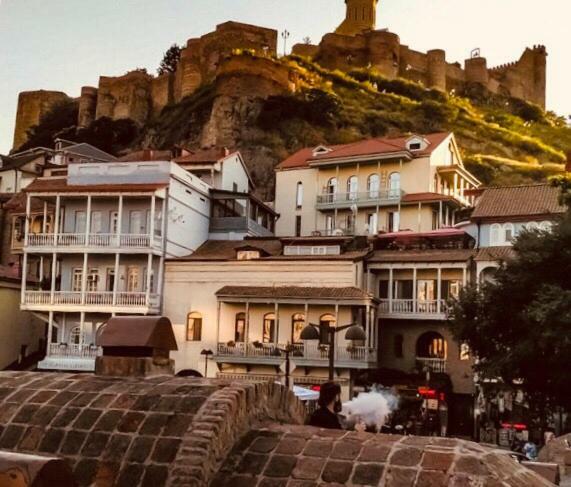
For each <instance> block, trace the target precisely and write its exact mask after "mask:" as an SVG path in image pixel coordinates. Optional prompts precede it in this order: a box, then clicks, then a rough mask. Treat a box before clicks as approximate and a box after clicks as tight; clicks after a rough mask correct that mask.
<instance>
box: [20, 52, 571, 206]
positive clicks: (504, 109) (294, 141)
mask: <svg viewBox="0 0 571 487" xmlns="http://www.w3.org/2000/svg"><path fill="white" fill-rule="evenodd" d="M236 55H241V56H255V55H256V54H255V53H253V52H250V51H243V52H239V53H236ZM273 62H275V63H278V64H281V65H284V67H287V68H289V69H291V70H293V71H294V72H295V73H296V75H297V76H298V78H299V79H300V80H301V81H300V87H301V88H300V89H299V90H298V91H297V92H296V93H292V94H287V95H281V96H273V97H270V98H268V99H257V100H256V109H255V110H250V112H251V113H250V116H249V117H248V118H247V120H246V121H245V122H244V123H242V125H241V126H240V127H236V134H237V135H236V137H235V140H233V141H232V144H231V145H233V146H234V147H237V148H239V149H240V150H241V151H243V153H244V155H245V157H246V160H247V161H248V162H249V164H250V165H251V169H252V173H253V176H254V179H255V180H256V181H257V183H258V184H259V185H260V186H261V187H260V193H261V195H262V196H264V197H268V198H269V197H271V194H272V192H273V191H272V190H273V171H272V168H273V167H274V166H275V165H276V164H277V163H278V162H280V161H281V160H283V159H284V158H286V157H287V156H288V155H290V154H291V153H293V152H294V151H296V150H298V149H300V148H302V147H305V146H315V145H318V144H342V143H348V142H353V141H355V140H359V139H363V138H369V137H378V136H385V135H388V136H390V135H396V134H400V133H403V132H404V133H409V132H415V133H429V132H435V131H453V132H455V134H456V136H457V138H458V140H459V143H460V147H461V149H462V151H463V156H464V161H465V163H466V165H467V167H468V168H469V169H470V170H471V171H473V172H474V173H475V174H476V176H477V177H479V178H480V179H481V180H482V182H484V183H485V184H518V183H522V182H528V181H538V180H544V179H545V178H547V177H548V176H549V175H552V174H555V173H557V172H560V171H562V170H563V168H564V164H565V161H566V159H567V155H568V154H571V128H569V127H568V126H567V125H566V123H565V120H564V119H563V118H562V117H558V116H557V115H556V114H554V113H551V112H544V111H543V110H542V109H541V108H540V107H538V106H535V105H532V104H529V103H526V102H523V101H521V100H517V99H513V98H508V97H504V96H499V95H491V94H489V93H487V92H485V91H484V90H483V89H482V88H481V87H480V86H479V85H474V86H471V87H469V88H467V89H466V90H465V91H464V92H462V93H448V94H446V93H442V92H440V91H436V90H430V89H426V88H425V87H424V86H422V85H420V84H417V83H413V82H410V81H407V80H403V79H397V80H388V79H386V78H384V77H382V76H380V75H379V74H378V73H376V72H375V71H374V70H364V69H359V70H354V71H351V72H348V73H345V72H341V71H328V70H326V69H323V68H322V67H320V66H319V65H317V64H315V63H313V62H311V61H309V60H308V59H305V58H301V57H297V56H288V57H284V58H280V59H274V60H273ZM214 97H215V89H214V87H213V85H205V86H203V87H201V88H200V89H199V90H197V92H196V93H194V94H193V95H191V96H189V97H187V98H185V99H183V100H182V101H181V102H180V103H178V104H173V105H169V106H167V107H165V108H164V109H163V111H162V112H161V114H160V115H158V116H157V117H155V118H154V119H153V120H151V121H150V122H149V123H148V124H147V126H146V127H142V128H140V129H139V130H138V131H134V130H132V128H131V127H129V128H128V129H127V130H126V127H124V126H119V127H117V126H115V125H113V123H112V122H110V121H106V122H104V123H103V125H104V127H98V128H99V130H87V131H86V130H84V131H83V132H82V131H80V132H79V133H78V136H80V138H83V140H86V139H88V140H89V141H90V142H92V143H94V144H95V145H97V137H96V135H97V133H102V132H103V133H105V144H104V145H105V146H106V147H105V148H106V149H110V148H112V149H113V150H114V151H115V152H116V153H117V152H124V151H125V150H126V149H127V148H138V147H141V146H152V147H154V148H157V149H166V148H171V147H172V146H173V145H174V144H182V145H188V146H190V147H193V146H197V145H198V144H199V139H200V133H201V131H202V128H203V127H204V125H205V124H206V123H207V121H208V119H209V116H210V113H211V110H212V105H213V101H214ZM253 98H255V96H254V97H253ZM56 118H57V117H56ZM62 119H63V123H64V126H61V127H59V130H60V131H62V132H63V133H64V134H65V135H66V137H67V138H72V139H73V138H74V136H73V133H72V132H73V130H72V129H73V127H69V120H70V107H67V111H62ZM47 120H48V121H49V130H48V131H49V132H51V133H52V134H54V135H57V131H58V127H57V123H54V114H53V113H52V114H51V116H50V117H47ZM95 123H96V124H97V123H99V124H100V125H101V122H100V121H97V122H95ZM102 129H105V130H102ZM34 133H36V134H42V142H45V137H46V129H45V127H44V128H43V127H42V123H40V126H39V127H35V128H34V130H33V131H32V134H31V135H32V138H31V139H30V141H29V142H28V144H26V145H27V146H30V145H33V144H34ZM44 145H45V144H44Z"/></svg>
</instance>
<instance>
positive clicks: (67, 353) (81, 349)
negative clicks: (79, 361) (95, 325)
mask: <svg viewBox="0 0 571 487" xmlns="http://www.w3.org/2000/svg"><path fill="white" fill-rule="evenodd" d="M49 355H50V356H57V357H73V358H95V357H97V356H99V355H101V349H100V348H99V347H96V346H95V345H86V344H82V345H79V344H70V343H50V348H49Z"/></svg>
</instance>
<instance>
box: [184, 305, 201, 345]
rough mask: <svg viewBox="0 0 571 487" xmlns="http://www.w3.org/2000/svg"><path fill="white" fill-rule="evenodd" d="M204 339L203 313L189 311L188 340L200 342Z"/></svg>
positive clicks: (187, 318) (187, 322)
mask: <svg viewBox="0 0 571 487" xmlns="http://www.w3.org/2000/svg"><path fill="white" fill-rule="evenodd" d="M201 340H202V315H201V314H200V313H196V312H194V313H188V316H187V317H186V341H188V342H200V341H201Z"/></svg>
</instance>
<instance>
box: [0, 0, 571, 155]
mask: <svg viewBox="0 0 571 487" xmlns="http://www.w3.org/2000/svg"><path fill="white" fill-rule="evenodd" d="M344 12H345V7H344V2H343V0H287V1H284V0H0V153H7V152H8V151H9V150H10V148H11V146H12V139H13V131H14V120H15V115H16V102H17V96H18V93H19V92H20V91H26V90H37V89H49V90H58V91H64V92H66V93H67V94H69V95H70V96H78V95H79V92H80V88H81V86H84V85H92V86H97V82H98V78H99V76H100V75H108V76H116V75H121V74H123V73H125V72H126V71H128V70H130V69H134V68H147V69H148V70H149V72H153V73H154V72H155V70H156V67H157V66H158V64H159V62H160V60H161V58H162V54H163V52H164V51H165V50H166V49H167V48H168V47H169V46H170V45H171V44H173V43H175V42H176V43H178V44H184V43H185V42H186V40H187V39H188V38H191V37H196V36H200V35H202V34H205V33H207V32H210V31H212V30H214V28H215V25H216V24H218V23H221V22H224V21H226V20H236V21H241V22H246V23H251V24H257V25H261V26H266V27H272V28H275V29H279V30H280V31H282V30H283V29H284V28H287V30H288V31H290V32H291V37H290V39H289V42H288V48H289V47H290V46H291V45H292V44H293V43H295V42H299V41H301V39H303V38H304V37H305V36H309V37H310V38H311V39H312V40H313V41H314V42H316V41H319V40H320V39H321V37H322V36H323V34H325V33H327V32H330V31H332V30H333V29H334V28H335V27H336V26H337V25H338V24H339V23H340V22H341V20H342V18H343V16H344ZM570 19H571V0H543V1H537V0H381V1H380V8H379V13H378V18H377V27H378V28H384V27H388V28H389V30H391V31H393V32H396V33H397V34H399V35H400V38H401V42H402V43H403V44H406V45H409V46H410V47H411V48H413V49H415V50H420V51H426V50H428V49H433V48H441V49H445V50H446V51H447V60H448V61H451V62H454V61H460V62H463V61H464V59H465V58H467V57H469V54H470V51H471V50H472V49H474V48H476V47H479V48H481V50H482V55H483V56H485V57H487V58H488V65H489V66H494V65H497V64H503V63H505V62H509V61H515V60H517V59H518V58H519V56H520V55H521V53H522V52H523V50H524V48H525V47H526V46H532V45H534V44H545V45H546V46H547V49H548V52H549V58H548V108H550V109H552V110H555V111H556V112H557V113H559V114H561V115H569V114H571V94H570V91H569V87H570V86H571V66H570V64H571V55H570V50H571V45H570V44H571V43H570V39H571V33H570V27H569V25H570V24H569V23H570ZM281 50H282V45H281V44H280V51H281Z"/></svg>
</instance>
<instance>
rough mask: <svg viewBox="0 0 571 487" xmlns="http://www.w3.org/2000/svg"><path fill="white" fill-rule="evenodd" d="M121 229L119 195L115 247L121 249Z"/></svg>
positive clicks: (120, 200) (121, 219)
mask: <svg viewBox="0 0 571 487" xmlns="http://www.w3.org/2000/svg"><path fill="white" fill-rule="evenodd" d="M122 227H123V195H122V194H120V195H119V203H118V205H117V237H116V239H117V247H121V230H122Z"/></svg>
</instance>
